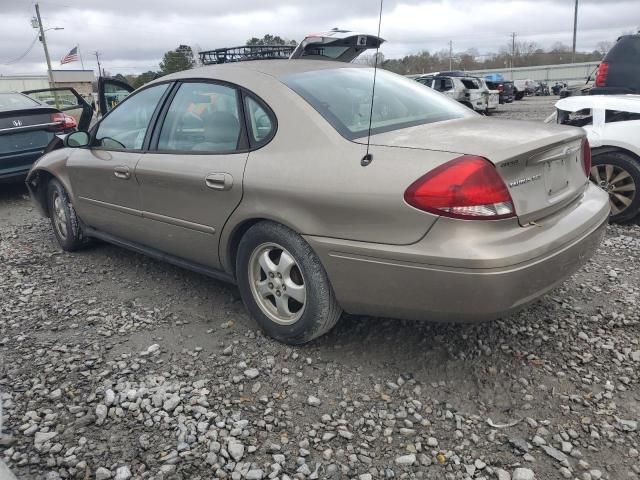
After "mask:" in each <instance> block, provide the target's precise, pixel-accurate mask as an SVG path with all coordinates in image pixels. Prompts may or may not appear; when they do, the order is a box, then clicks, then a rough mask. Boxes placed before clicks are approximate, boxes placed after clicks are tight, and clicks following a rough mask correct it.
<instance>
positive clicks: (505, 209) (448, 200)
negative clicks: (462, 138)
mask: <svg viewBox="0 0 640 480" xmlns="http://www.w3.org/2000/svg"><path fill="white" fill-rule="evenodd" d="M404 199H405V201H406V202H407V203H408V204H409V205H411V206H413V207H415V208H418V209H420V210H424V211H426V212H430V213H434V214H436V215H442V216H445V217H453V218H464V219H469V220H497V219H500V218H508V217H513V216H515V209H514V208H513V200H512V199H511V195H510V194H509V191H508V190H507V186H506V185H505V184H504V182H503V181H502V178H500V175H499V174H498V172H497V171H496V168H495V166H494V165H493V164H492V163H491V162H489V160H487V159H486V158H483V157H477V156H474V155H463V156H462V157H458V158H455V159H453V160H451V161H449V162H447V163H445V164H444V165H440V166H439V167H437V168H435V169H433V170H431V171H430V172H428V173H427V174H425V175H423V176H422V177H420V178H419V179H418V180H416V181H415V182H413V184H411V186H410V187H409V188H407V191H406V192H405V193H404Z"/></svg>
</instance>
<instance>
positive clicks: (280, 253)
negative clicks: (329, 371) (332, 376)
mask: <svg viewBox="0 0 640 480" xmlns="http://www.w3.org/2000/svg"><path fill="white" fill-rule="evenodd" d="M236 278H237V281H238V287H239V289H240V295H241V297H242V300H243V302H244V304H245V306H246V307H247V310H248V311H249V313H250V314H251V316H252V317H253V318H254V319H255V320H256V321H257V322H258V325H260V328H262V330H263V331H264V332H265V333H266V334H267V335H269V336H271V337H273V338H274V339H276V340H278V341H280V342H283V343H288V344H290V345H301V344H303V343H307V342H309V341H311V340H313V339H314V338H317V337H319V336H321V335H323V334H325V333H326V332H328V331H329V330H331V329H332V328H333V326H334V325H335V324H336V323H337V322H338V320H339V318H340V315H341V314H342V309H341V308H340V306H339V305H338V302H337V301H336V298H335V294H334V292H333V288H331V284H330V283H329V278H328V277H327V273H326V271H325V270H324V267H323V266H322V264H321V263H320V259H319V258H318V257H317V256H316V254H315V253H314V252H313V250H312V249H311V247H310V246H309V244H308V243H307V242H306V241H305V240H304V239H303V238H302V237H301V236H300V235H298V234H297V233H295V232H294V231H293V230H291V229H289V228H287V227H285V226H284V225H280V224H277V223H273V222H260V223H257V224H255V225H254V226H252V227H251V228H249V230H247V232H246V233H245V234H244V236H243V237H242V240H241V241H240V245H239V246H238V254H237V257H236Z"/></svg>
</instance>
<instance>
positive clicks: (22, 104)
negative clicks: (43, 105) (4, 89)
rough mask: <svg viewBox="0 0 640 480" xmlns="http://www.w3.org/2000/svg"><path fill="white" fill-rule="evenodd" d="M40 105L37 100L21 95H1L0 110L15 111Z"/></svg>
mask: <svg viewBox="0 0 640 480" xmlns="http://www.w3.org/2000/svg"><path fill="white" fill-rule="evenodd" d="M37 105H39V104H38V102H36V101H35V100H33V99H31V98H29V97H27V96H26V95H22V94H21V93H0V110H15V109H18V108H29V107H35V106H37Z"/></svg>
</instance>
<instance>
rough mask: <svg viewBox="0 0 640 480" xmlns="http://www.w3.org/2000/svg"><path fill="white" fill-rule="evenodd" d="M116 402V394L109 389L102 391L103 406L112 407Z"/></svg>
mask: <svg viewBox="0 0 640 480" xmlns="http://www.w3.org/2000/svg"><path fill="white" fill-rule="evenodd" d="M115 401H116V393H115V392H114V391H113V390H111V389H110V388H109V389H107V390H105V391H104V404H105V405H106V406H107V407H110V406H111V405H113V404H114V403H115Z"/></svg>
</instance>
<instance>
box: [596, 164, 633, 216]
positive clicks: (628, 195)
mask: <svg viewBox="0 0 640 480" xmlns="http://www.w3.org/2000/svg"><path fill="white" fill-rule="evenodd" d="M590 178H591V181H592V182H594V183H595V184H596V185H598V186H599V187H600V188H602V189H603V190H604V191H605V192H607V193H608V194H609V203H610V205H611V214H612V215H618V214H619V213H621V212H623V211H624V210H626V209H627V207H629V205H631V203H632V202H633V199H634V198H635V196H636V184H635V182H634V181H633V177H632V176H631V174H630V173H629V172H627V171H626V170H624V169H623V168H620V167H618V166H617V165H611V164H606V163H605V164H601V165H594V166H593V167H591V175H590Z"/></svg>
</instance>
